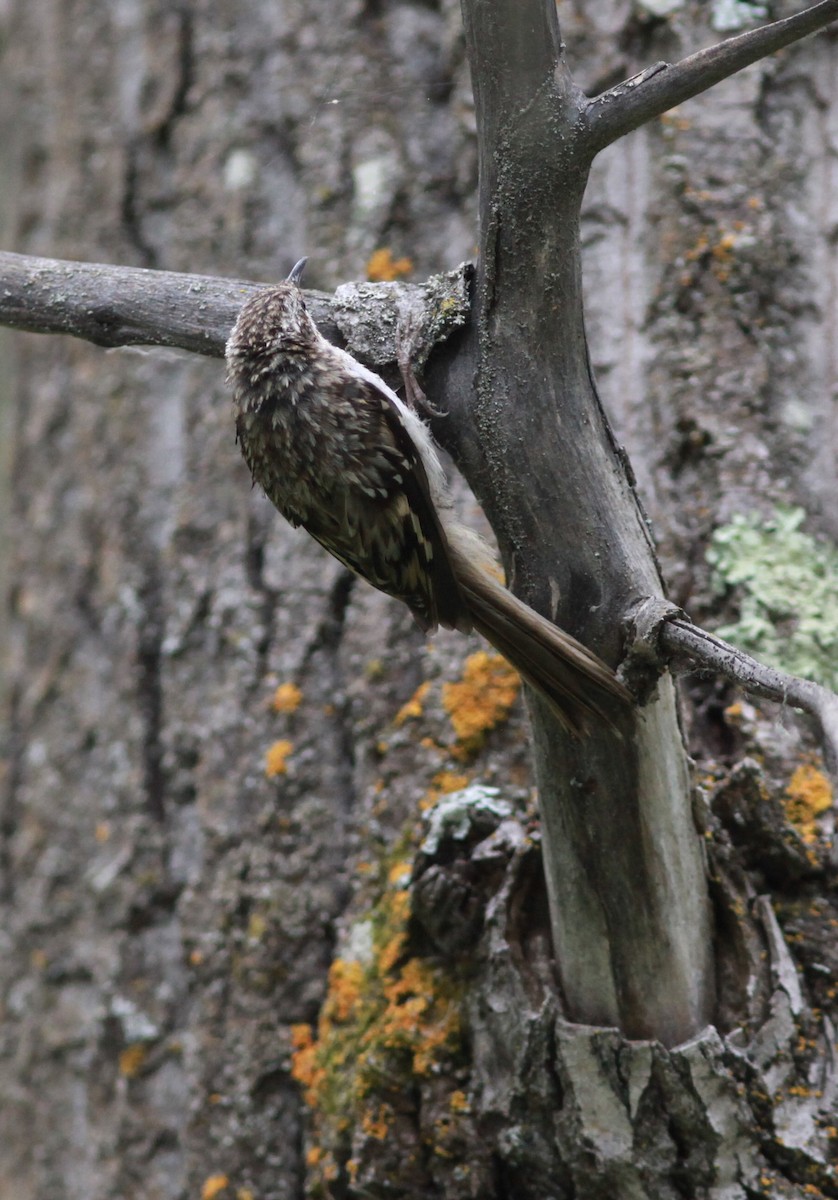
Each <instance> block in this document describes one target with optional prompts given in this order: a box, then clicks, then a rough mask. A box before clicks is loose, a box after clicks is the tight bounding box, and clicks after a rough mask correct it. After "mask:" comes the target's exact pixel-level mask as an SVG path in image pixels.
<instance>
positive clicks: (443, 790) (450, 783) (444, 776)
mask: <svg viewBox="0 0 838 1200" xmlns="http://www.w3.org/2000/svg"><path fill="white" fill-rule="evenodd" d="M468 781H469V777H468V775H463V774H461V773H460V772H458V771H437V773H436V775H434V777H433V779H432V780H431V786H430V787H429V788H428V790H427V792H425V795H424V796H423V797H422V799H421V800H420V801H419V807H420V808H421V809H422V811H423V812H428V810H429V809H431V808H433V807H434V805H435V804H436V803H437V801H438V800H439V799H440V798H441V797H442V796H450V795H451V793H452V792H459V791H461V790H462V788H464V787H466V786H467V784H468Z"/></svg>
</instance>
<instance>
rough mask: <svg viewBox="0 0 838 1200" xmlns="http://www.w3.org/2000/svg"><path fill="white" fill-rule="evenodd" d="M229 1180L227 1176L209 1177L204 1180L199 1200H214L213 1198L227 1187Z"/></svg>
mask: <svg viewBox="0 0 838 1200" xmlns="http://www.w3.org/2000/svg"><path fill="white" fill-rule="evenodd" d="M229 1183H230V1179H229V1177H228V1176H227V1175H220V1174H219V1175H210V1176H209V1177H208V1178H207V1179H205V1180H204V1183H203V1186H202V1188H201V1200H215V1197H216V1196H218V1195H220V1194H221V1192H223V1191H224V1189H225V1188H226V1187H227V1186H228V1185H229Z"/></svg>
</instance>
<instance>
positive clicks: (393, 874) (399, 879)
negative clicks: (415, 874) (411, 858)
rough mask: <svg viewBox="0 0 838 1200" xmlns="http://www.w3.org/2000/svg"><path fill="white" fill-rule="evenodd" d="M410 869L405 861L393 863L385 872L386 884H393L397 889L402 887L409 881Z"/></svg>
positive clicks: (409, 865)
mask: <svg viewBox="0 0 838 1200" xmlns="http://www.w3.org/2000/svg"><path fill="white" fill-rule="evenodd" d="M412 869H413V868H412V866H411V864H410V863H409V862H408V861H407V860H406V859H402V860H401V861H399V862H394V863H393V865H392V867H391V868H390V870H389V871H388V872H387V882H388V883H392V884H395V885H396V886H397V887H404V885H405V883H406V882H407V881H408V880H409V879H410V873H411V871H412Z"/></svg>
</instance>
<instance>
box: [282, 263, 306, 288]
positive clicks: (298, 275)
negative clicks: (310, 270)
mask: <svg viewBox="0 0 838 1200" xmlns="http://www.w3.org/2000/svg"><path fill="white" fill-rule="evenodd" d="M307 262H308V259H307V258H301V259H300V261H299V262H298V263H295V264H294V266H293V267H292V268H291V274H290V275H289V276H288V278H287V279H286V281H285V282H286V283H296V285H297V287H299V286H300V280H301V279H302V277H303V271H304V270H305V269H306V263H307Z"/></svg>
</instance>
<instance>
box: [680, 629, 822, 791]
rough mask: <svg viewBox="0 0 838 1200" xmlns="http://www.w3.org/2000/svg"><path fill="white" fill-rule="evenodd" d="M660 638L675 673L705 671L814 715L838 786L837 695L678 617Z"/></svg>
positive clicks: (754, 693)
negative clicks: (707, 670)
mask: <svg viewBox="0 0 838 1200" xmlns="http://www.w3.org/2000/svg"><path fill="white" fill-rule="evenodd" d="M659 637H660V643H661V645H662V647H663V648H664V650H665V651H666V652H667V654H668V655H675V656H677V658H676V659H675V660H674V661H673V660H672V659H671V660H670V663H669V665H670V668H671V669H673V670H674V671H675V672H676V673H683V672H684V671H687V670H690V669H693V668H694V667H695V666H699V667H706V668H708V669H709V670H712V671H714V672H715V673H716V674H718V675H724V677H725V678H726V679H730V680H731V681H732V682H733V683H736V684H738V685H739V686H740V687H741V688H744V690H745V691H746V692H750V693H751V694H752V695H754V696H761V697H762V698H763V699H765V700H776V701H777V702H778V703H780V704H790V705H792V706H793V707H794V708H800V709H802V710H803V711H804V712H807V713H809V714H810V715H811V716H813V717H814V718H815V721H816V722H817V724H818V727H819V730H820V740H821V744H822V746H823V755H824V762H825V764H826V768H827V770H828V771H829V773H830V775H831V776H832V779H833V780H834V781H835V782H836V783H838V696H836V695H835V693H834V692H831V691H829V689H828V688H825V687H821V685H820V684H818V683H813V682H812V681H811V680H810V679H801V678H799V676H797V675H789V674H788V673H787V672H786V671H778V670H777V669H776V668H774V667H766V666H765V665H764V664H763V663H760V662H757V660H756V659H755V658H751V657H750V655H748V654H745V653H743V651H742V650H738V649H737V648H736V647H735V646H731V645H730V643H729V642H723V641H722V639H721V638H717V637H714V636H713V634H712V633H708V632H707V631H706V630H705V629H699V628H698V626H696V625H692V624H690V622H689V621H686V620H684V619H682V618H679V617H672V618H669V619H664V621H663V622H662V624H661V626H660V633H659ZM679 659H680V660H681V661H680V662H679V661H678V660H679ZM683 659H686V660H687V661H686V663H684V662H683Z"/></svg>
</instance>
